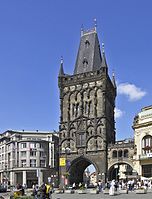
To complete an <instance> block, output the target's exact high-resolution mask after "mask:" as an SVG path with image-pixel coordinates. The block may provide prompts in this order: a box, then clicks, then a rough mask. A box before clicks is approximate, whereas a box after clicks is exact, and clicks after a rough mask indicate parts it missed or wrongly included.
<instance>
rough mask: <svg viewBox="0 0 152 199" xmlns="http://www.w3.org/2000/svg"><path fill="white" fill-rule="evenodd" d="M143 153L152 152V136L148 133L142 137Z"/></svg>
mask: <svg viewBox="0 0 152 199" xmlns="http://www.w3.org/2000/svg"><path fill="white" fill-rule="evenodd" d="M142 153H143V154H144V155H145V154H148V153H152V136H150V135H146V136H145V137H144V138H143V139H142Z"/></svg>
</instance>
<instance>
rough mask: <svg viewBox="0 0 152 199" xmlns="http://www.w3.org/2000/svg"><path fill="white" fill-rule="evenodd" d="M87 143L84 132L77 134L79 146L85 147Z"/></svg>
mask: <svg viewBox="0 0 152 199" xmlns="http://www.w3.org/2000/svg"><path fill="white" fill-rule="evenodd" d="M85 143H86V134H85V133H84V132H81V133H78V134H77V146H78V147H81V146H85Z"/></svg>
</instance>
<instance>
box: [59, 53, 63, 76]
mask: <svg viewBox="0 0 152 199" xmlns="http://www.w3.org/2000/svg"><path fill="white" fill-rule="evenodd" d="M61 76H64V69H63V57H62V56H61V61H60V70H59V77H61Z"/></svg>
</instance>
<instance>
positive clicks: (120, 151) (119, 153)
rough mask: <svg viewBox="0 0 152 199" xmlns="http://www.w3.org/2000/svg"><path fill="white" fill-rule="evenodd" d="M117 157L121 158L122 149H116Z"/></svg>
mask: <svg viewBox="0 0 152 199" xmlns="http://www.w3.org/2000/svg"><path fill="white" fill-rule="evenodd" d="M118 157H119V158H121V157H122V150H119V151H118Z"/></svg>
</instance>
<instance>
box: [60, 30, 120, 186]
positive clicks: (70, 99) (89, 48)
mask: <svg viewBox="0 0 152 199" xmlns="http://www.w3.org/2000/svg"><path fill="white" fill-rule="evenodd" d="M58 84H59V89H60V110H61V116H60V127H59V151H60V158H66V160H67V163H66V166H60V172H59V174H60V178H61V179H60V182H61V181H62V178H63V176H66V174H67V173H68V176H69V183H70V184H72V183H73V182H76V183H79V182H82V181H83V172H84V170H85V169H86V167H87V166H88V165H90V164H93V165H94V166H95V168H96V172H97V175H98V178H100V177H101V176H99V175H101V174H102V176H104V177H103V179H105V178H106V175H107V169H108V158H107V153H108V150H107V149H108V144H109V143H114V142H115V121H114V107H115V97H116V86H115V81H114V78H113V80H112V81H111V79H110V77H109V75H108V66H107V63H106V58H105V53H104V49H103V50H102V53H100V45H99V41H98V37H97V33H96V30H95V29H93V30H90V31H88V32H84V31H83V34H82V35H81V40H80V47H79V50H78V56H77V60H76V65H75V70H74V74H73V75H66V74H64V69H63V61H62V62H61V68H60V72H59V77H58ZM67 149H68V150H67Z"/></svg>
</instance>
